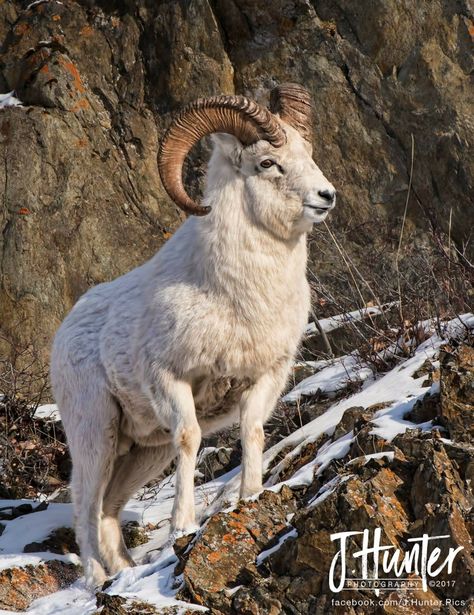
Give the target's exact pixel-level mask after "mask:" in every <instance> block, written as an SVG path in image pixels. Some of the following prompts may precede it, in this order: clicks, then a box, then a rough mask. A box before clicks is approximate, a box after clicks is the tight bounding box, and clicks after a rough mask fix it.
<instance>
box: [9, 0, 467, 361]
mask: <svg viewBox="0 0 474 615" xmlns="http://www.w3.org/2000/svg"><path fill="white" fill-rule="evenodd" d="M26 5H27V3H26V2H22V1H20V0H12V1H11V2H4V3H1V4H0V34H1V35H2V40H3V45H2V49H1V58H0V87H1V91H2V92H7V91H10V90H13V89H14V90H15V91H16V93H17V95H18V97H19V98H20V99H21V100H22V101H23V104H24V106H23V107H15V108H13V107H11V108H4V109H1V110H0V151H1V159H2V160H3V164H1V165H0V185H1V186H2V187H3V200H2V206H1V208H0V228H1V231H2V232H1V243H0V255H1V256H0V313H1V315H2V318H1V322H0V327H1V333H2V337H3V336H4V337H6V338H7V339H8V340H10V341H11V342H13V343H15V344H16V345H17V346H20V347H26V346H29V345H31V344H32V345H33V347H34V349H35V350H36V351H37V353H38V354H39V359H41V360H46V359H47V356H48V347H49V344H50V341H51V337H52V335H53V333H54V331H55V329H56V328H57V326H58V324H59V323H60V321H61V320H62V318H63V317H64V315H65V314H66V312H67V311H68V310H69V309H70V307H71V306H72V304H73V303H74V302H75V300H76V299H77V298H78V296H79V295H81V294H82V293H83V292H84V291H85V290H86V289H87V288H88V287H90V286H91V285H94V284H96V283H98V282H101V281H104V280H108V279H110V278H113V277H115V276H118V275H120V274H121V273H124V272H125V271H127V270H128V269H130V268H131V267H133V266H135V265H137V264H138V263H140V262H142V261H143V260H145V259H146V258H147V257H149V256H150V255H151V254H152V253H153V252H154V251H155V250H156V249H157V248H158V247H159V246H160V245H161V244H162V243H163V241H164V240H165V239H166V237H167V236H168V233H170V232H172V230H173V229H174V228H175V227H176V225H177V224H178V222H179V220H180V216H179V215H178V213H177V212H176V209H175V207H174V206H173V205H172V204H171V203H170V202H169V200H168V199H167V198H166V197H165V195H164V192H163V189H162V187H161V184H160V181H159V178H158V174H157V168H156V152H157V147H158V142H159V137H160V135H161V134H162V131H163V128H164V126H165V124H166V123H167V122H168V120H169V113H170V112H172V111H175V110H176V109H177V108H179V107H180V106H181V105H182V104H184V103H187V102H189V101H190V100H192V99H194V98H196V97H198V96H203V95H208V94H216V93H233V92H234V91H236V92H239V93H244V94H248V95H251V96H254V97H257V98H258V99H259V100H261V101H262V102H265V100H266V96H267V91H268V88H270V87H272V86H273V85H274V84H275V83H277V82H281V81H288V80H291V81H299V82H301V83H304V84H305V85H306V86H307V87H308V88H309V89H310V90H311V92H312V94H313V96H314V99H315V130H314V149H315V159H316V160H317V161H318V163H319V164H320V166H321V168H322V170H323V171H324V172H325V173H326V175H327V176H328V177H329V178H330V179H331V181H332V182H333V183H334V184H335V185H336V186H337V188H338V192H339V197H338V199H339V201H338V202H339V207H338V210H337V213H335V214H334V216H333V220H332V224H333V225H335V227H336V228H338V229H341V230H344V233H345V242H346V247H347V250H348V251H349V252H350V253H351V254H352V257H353V258H354V259H355V260H356V261H357V262H360V259H361V250H362V249H363V248H365V246H366V245H367V244H375V245H378V242H380V241H381V239H382V236H383V239H384V242H385V247H386V250H385V251H387V253H388V254H390V253H391V249H392V248H394V247H396V241H397V240H398V232H399V230H398V226H397V225H396V224H394V221H395V220H396V218H397V217H398V216H400V213H401V212H402V210H403V206H404V203H405V198H406V192H407V186H408V176H409V169H410V162H411V160H410V159H411V148H412V135H413V140H414V145H415V161H414V172H413V183H412V193H411V194H412V198H411V200H410V203H409V209H408V215H409V219H410V220H412V222H413V223H414V224H415V225H418V227H420V229H423V228H424V227H425V226H426V224H427V223H426V220H430V222H431V224H432V226H433V227H435V228H441V229H447V228H448V225H449V221H451V223H450V229H451V237H452V239H453V241H456V242H457V243H458V244H459V245H461V244H462V242H463V240H464V239H466V233H468V232H469V228H470V223H469V216H470V208H469V206H468V201H469V198H471V197H472V188H473V176H474V162H473V161H474V156H473V155H472V154H473V151H472V130H470V128H469V116H470V103H471V101H470V98H469V89H468V88H469V74H470V72H471V71H472V67H473V66H472V62H473V60H472V56H471V55H470V54H469V45H470V42H471V41H470V39H471V37H472V32H473V22H472V15H471V14H470V11H469V6H468V3H467V2H465V1H464V0H460V1H457V0H447V1H442V0H433V1H432V2H430V7H429V11H426V10H424V9H423V8H422V7H421V6H420V4H419V3H417V2H415V0H404V1H403V2H397V1H395V0H390V1H388V2H387V1H382V0H370V1H369V0H366V1H365V2H362V3H357V4H354V3H352V2H349V1H348V0H322V1H321V2H317V3H316V2H310V1H309V0H291V1H289V0H276V1H275V2H271V3H268V2H264V1H263V0H223V1H222V2H214V1H210V0H192V1H190V2H172V1H170V0H160V1H159V2H150V1H149V0H138V1H137V2H128V1H127V0H83V1H73V0H65V1H64V2H57V1H55V0H51V1H42V2H36V3H33V4H32V5H31V6H29V7H27V6H26ZM203 152H204V149H203V147H200V148H197V153H196V156H197V157H195V159H194V162H195V164H193V165H191V167H192V171H189V172H188V174H187V180H188V183H189V184H190V186H191V188H192V189H193V190H196V189H197V186H198V183H199V178H200V176H201V175H202V168H203V167H202V155H203ZM470 195H471V196H470ZM321 245H322V244H320V242H317V243H316V244H315V245H314V246H313V257H314V259H315V260H316V261H317V262H318V263H320V267H319V269H320V271H321V275H323V276H324V275H325V272H330V271H332V268H334V257H333V256H332V254H331V252H332V251H333V250H332V249H331V250H328V249H327V246H323V247H324V258H322V256H323V252H322V249H323V248H322V247H321ZM387 245H388V247H387ZM378 260H379V259H377V261H378ZM389 261H390V259H389ZM387 267H388V265H387ZM369 269H370V266H369ZM1 344H2V346H1V347H0V352H4V353H5V352H9V351H10V345H9V344H7V343H5V342H3V341H2V342H1Z"/></svg>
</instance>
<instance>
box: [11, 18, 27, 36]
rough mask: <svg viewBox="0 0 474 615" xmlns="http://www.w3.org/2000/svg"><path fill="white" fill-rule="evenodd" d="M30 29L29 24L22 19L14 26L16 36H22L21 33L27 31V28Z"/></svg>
mask: <svg viewBox="0 0 474 615" xmlns="http://www.w3.org/2000/svg"><path fill="white" fill-rule="evenodd" d="M30 29H31V26H30V24H29V23H26V21H22V22H20V23H19V24H17V25H16V26H15V28H14V32H15V34H16V35H17V36H23V34H25V32H28V30H30Z"/></svg>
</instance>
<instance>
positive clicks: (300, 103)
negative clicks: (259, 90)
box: [270, 83, 313, 143]
mask: <svg viewBox="0 0 474 615" xmlns="http://www.w3.org/2000/svg"><path fill="white" fill-rule="evenodd" d="M270 109H271V110H272V112H273V113H278V114H279V115H280V117H281V119H282V120H283V121H284V122H286V123H287V124H289V125H290V126H292V127H293V128H296V130H297V131H298V132H299V133H300V135H301V136H302V137H303V138H304V139H306V141H309V142H310V143H311V135H312V111H313V107H312V101H311V95H310V93H309V92H308V90H307V89H306V88H304V87H303V86H302V85H299V84H298V83H282V84H281V85H278V86H277V87H276V88H273V90H272V91H271V92H270Z"/></svg>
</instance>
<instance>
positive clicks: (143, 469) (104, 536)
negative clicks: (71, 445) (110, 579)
mask: <svg viewBox="0 0 474 615" xmlns="http://www.w3.org/2000/svg"><path fill="white" fill-rule="evenodd" d="M175 456H176V449H175V447H174V445H173V444H163V445H161V446H152V447H151V446H149V447H142V446H138V445H134V446H133V447H132V448H131V449H130V451H129V452H128V453H127V454H126V455H123V456H121V457H118V459H117V460H116V462H115V466H114V470H113V473H112V478H111V479H110V482H109V484H108V485H107V489H106V492H105V496H104V503H103V516H102V521H101V531H100V546H101V555H102V558H103V559H104V562H105V564H106V566H107V568H108V570H109V572H110V574H116V573H117V572H119V571H120V570H123V569H124V568H126V567H127V566H133V565H134V562H133V560H132V558H131V557H130V555H129V553H128V550H127V547H126V546H125V543H124V540H123V535H122V530H121V527H120V513H121V511H122V508H123V507H124V506H125V504H126V503H127V502H128V500H129V499H130V498H131V497H132V496H133V494H134V493H136V492H137V491H138V490H139V489H140V488H141V487H143V485H145V484H146V483H148V482H150V481H151V480H153V479H154V478H158V476H159V475H160V474H161V472H163V470H164V469H165V468H166V467H167V466H168V465H169V464H170V463H171V461H172V460H173V458H174V457H175Z"/></svg>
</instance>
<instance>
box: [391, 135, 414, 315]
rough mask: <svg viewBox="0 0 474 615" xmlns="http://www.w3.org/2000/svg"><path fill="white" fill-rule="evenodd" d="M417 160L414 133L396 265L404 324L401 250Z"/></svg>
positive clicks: (400, 307)
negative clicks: (400, 265) (414, 166)
mask: <svg viewBox="0 0 474 615" xmlns="http://www.w3.org/2000/svg"><path fill="white" fill-rule="evenodd" d="M414 160H415V138H414V136H413V133H412V135H411V163H410V178H409V180H408V190H407V198H406V201H405V211H404V212H403V219H402V228H401V229H400V238H399V240H398V248H397V256H396V258H395V267H396V270H397V286H398V298H399V301H400V303H399V306H398V309H399V313H400V323H401V324H402V325H403V321H404V318H403V301H402V289H401V284H400V267H399V264H400V250H401V247H402V241H403V231H404V230H405V221H406V218H407V211H408V202H409V200H410V192H411V183H412V180H413V163H414Z"/></svg>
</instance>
